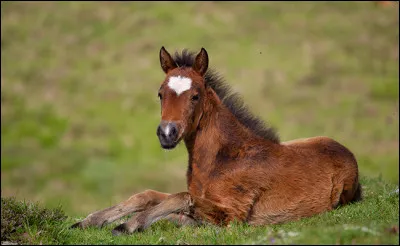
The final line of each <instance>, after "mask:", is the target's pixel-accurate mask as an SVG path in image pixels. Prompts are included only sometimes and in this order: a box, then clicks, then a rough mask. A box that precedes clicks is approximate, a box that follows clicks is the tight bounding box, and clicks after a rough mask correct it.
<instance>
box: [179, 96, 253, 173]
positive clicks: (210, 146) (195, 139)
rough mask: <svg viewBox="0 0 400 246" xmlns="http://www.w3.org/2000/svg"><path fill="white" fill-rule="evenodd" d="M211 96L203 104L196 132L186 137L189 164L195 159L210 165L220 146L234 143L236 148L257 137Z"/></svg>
mask: <svg viewBox="0 0 400 246" xmlns="http://www.w3.org/2000/svg"><path fill="white" fill-rule="evenodd" d="M214 96H215V97H214V98H211V100H207V103H206V104H205V105H204V110H203V115H202V118H201V120H200V122H199V125H198V127H197V129H196V131H195V132H194V133H192V134H191V135H190V136H187V137H186V138H185V144H186V148H187V150H188V154H189V165H191V164H192V162H195V163H196V164H197V165H201V166H202V168H205V166H207V165H212V162H213V160H214V159H215V157H216V155H217V153H218V152H219V151H220V150H221V149H224V148H227V147H228V148H232V147H235V146H237V147H238V148H239V147H240V146H241V145H242V143H243V142H244V141H246V140H248V139H249V138H258V137H257V136H255V135H254V134H253V133H252V132H251V131H250V130H249V129H248V128H246V127H245V126H243V125H242V124H241V123H240V122H239V120H238V119H237V118H236V117H235V116H234V115H233V114H232V112H231V111H230V110H229V109H228V108H227V107H226V106H225V105H224V104H222V102H221V101H220V100H219V98H216V95H215V94H214ZM189 168H190V166H189Z"/></svg>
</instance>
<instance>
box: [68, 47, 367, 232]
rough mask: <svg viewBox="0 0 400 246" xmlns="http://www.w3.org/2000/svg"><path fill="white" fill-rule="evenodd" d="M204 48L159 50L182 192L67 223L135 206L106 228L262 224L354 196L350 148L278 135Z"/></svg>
mask: <svg viewBox="0 0 400 246" xmlns="http://www.w3.org/2000/svg"><path fill="white" fill-rule="evenodd" d="M208 61H209V60H208V54H207V52H206V50H205V49H204V48H202V49H201V51H200V52H199V53H198V54H197V55H195V54H193V53H190V52H187V51H186V50H184V51H183V52H182V53H181V54H178V53H176V54H175V56H174V57H172V56H171V55H170V54H169V53H168V52H167V51H166V50H165V49H164V47H162V48H161V50H160V63H161V68H162V70H163V71H164V72H165V74H166V78H165V80H164V82H163V83H162V84H161V87H160V89H159V91H158V96H159V98H160V103H161V123H160V125H159V126H158V129H157V135H158V138H159V141H160V144H161V146H162V147H163V148H165V149H172V148H174V147H175V146H176V145H177V144H178V143H179V142H180V141H181V140H183V141H184V143H185V145H186V148H187V151H188V155H189V161H188V162H189V164H188V168H187V174H186V175H187V186H188V187H187V188H188V191H187V192H181V193H176V194H168V193H161V192H158V191H153V190H147V191H144V192H142V193H139V194H135V195H133V196H132V197H130V198H129V199H128V200H126V201H124V202H122V203H120V204H117V205H115V206H113V207H110V208H107V209H104V210H101V211H97V212H95V213H92V214H90V215H89V216H87V217H86V218H85V219H84V220H83V221H81V222H78V223H76V224H74V225H73V227H79V228H86V227H87V226H98V227H101V226H103V225H105V224H108V223H111V222H113V221H115V220H117V219H119V218H121V217H123V216H125V215H129V214H132V213H135V214H134V216H133V217H132V218H130V219H129V220H128V221H127V222H125V223H123V224H120V225H119V226H117V227H116V228H115V229H114V230H113V233H114V234H120V233H121V232H125V233H133V232H136V231H141V230H144V229H145V228H146V227H148V226H150V225H151V224H152V223H154V222H155V221H158V220H160V219H169V220H172V221H175V222H177V223H178V224H181V225H198V224H200V223H203V222H205V223H213V224H217V225H221V226H223V225H228V224H229V222H231V221H233V220H238V221H241V222H245V223H248V224H250V225H266V224H275V223H283V222H286V221H292V220H298V219H300V218H303V217H308V216H312V215H316V214H319V213H322V212H325V211H330V210H332V209H335V208H336V207H337V206H338V205H339V204H341V205H345V204H348V203H349V202H353V201H358V200H360V199H361V186H360V184H359V180H358V166H357V161H356V159H355V157H354V155H353V154H352V153H351V152H350V151H349V150H348V149H347V148H346V147H344V146H343V145H341V144H339V143H338V142H336V141H334V140H332V139H331V138H328V137H321V136H319V137H312V138H305V139H297V140H292V141H288V142H280V141H279V137H278V136H277V134H276V132H275V131H274V129H272V128H270V127H267V126H266V125H265V124H264V123H263V122H262V121H261V120H260V119H258V118H256V117H254V116H253V115H252V114H251V113H250V112H249V110H248V109H247V108H246V107H245V106H244V104H243V102H242V101H241V100H240V97H239V96H238V95H237V94H234V93H231V91H230V88H229V87H228V86H227V85H226V84H225V82H224V81H223V80H222V78H221V77H220V76H219V75H218V74H217V73H215V72H213V71H210V70H209V69H208Z"/></svg>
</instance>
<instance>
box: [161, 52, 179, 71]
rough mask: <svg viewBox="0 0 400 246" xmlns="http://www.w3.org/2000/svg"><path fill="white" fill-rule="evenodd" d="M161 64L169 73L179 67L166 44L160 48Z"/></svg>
mask: <svg viewBox="0 0 400 246" xmlns="http://www.w3.org/2000/svg"><path fill="white" fill-rule="evenodd" d="M160 64H161V68H162V70H163V71H164V73H168V72H169V71H170V70H172V69H174V68H176V67H178V66H177V65H176V63H175V61H174V59H172V57H171V55H170V54H169V53H168V51H166V50H165V48H164V46H163V47H161V50H160Z"/></svg>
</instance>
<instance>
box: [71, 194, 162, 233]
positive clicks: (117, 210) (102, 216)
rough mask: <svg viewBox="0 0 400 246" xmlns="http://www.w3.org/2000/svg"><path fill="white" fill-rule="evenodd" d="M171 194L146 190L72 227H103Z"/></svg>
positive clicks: (150, 205) (157, 202) (90, 215)
mask: <svg viewBox="0 0 400 246" xmlns="http://www.w3.org/2000/svg"><path fill="white" fill-rule="evenodd" d="M169 195H170V194H168V193H162V192H158V191H154V190H146V191H144V192H141V193H138V194H135V195H133V196H131V197H130V198H129V199H128V200H126V201H124V202H122V203H119V204H117V205H114V206H112V207H109V208H106V209H103V210H100V211H96V212H94V213H92V214H89V215H88V216H87V217H86V218H85V219H84V220H82V221H80V222H78V223H76V224H74V225H72V226H71V227H72V228H75V227H78V228H86V227H88V226H96V227H102V226H104V225H106V224H109V223H112V222H113V221H115V220H117V219H119V218H121V217H123V216H125V215H129V214H131V213H134V212H140V211H143V210H145V209H148V208H150V207H152V206H154V205H157V204H159V203H160V202H162V201H163V200H164V199H166V198H167V197H168V196H169Z"/></svg>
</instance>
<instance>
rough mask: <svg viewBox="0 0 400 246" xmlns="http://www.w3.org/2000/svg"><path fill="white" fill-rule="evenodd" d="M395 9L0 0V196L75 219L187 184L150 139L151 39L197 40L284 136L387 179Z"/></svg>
mask: <svg viewBox="0 0 400 246" xmlns="http://www.w3.org/2000/svg"><path fill="white" fill-rule="evenodd" d="M396 4H397V3H396ZM398 16H399V15H398V6H397V5H396V7H392V6H387V7H378V6H376V5H374V4H373V3H372V2H352V1H348V2H341V3H334V2H301V3H294V2H249V3H247V2H35V3H34V2H11V1H10V2H6V1H2V2H1V71H2V72H1V196H2V197H10V196H13V197H16V198H17V199H18V200H26V201H40V203H42V204H43V205H44V206H45V207H46V208H49V209H51V208H55V207H57V206H58V205H59V204H62V206H63V210H64V211H65V213H66V214H67V215H68V216H71V217H83V216H86V215H87V214H89V213H91V212H93V211H95V210H99V209H102V208H105V207H109V206H111V205H113V204H115V203H118V202H121V201H123V200H125V199H127V198H128V197H129V196H131V195H132V194H133V193H137V192H141V191H143V190H145V189H154V190H159V191H163V192H170V193H174V192H179V191H183V190H186V180H185V172H186V165H187V154H186V150H185V147H184V146H183V144H181V145H180V146H178V147H177V149H175V150H173V151H169V152H166V151H164V150H162V149H161V148H160V146H159V143H158V140H157V137H156V134H155V130H156V127H157V125H158V123H159V120H160V116H159V104H158V99H157V90H158V87H159V85H160V84H161V82H162V80H163V79H164V74H163V72H162V71H161V68H160V66H159V60H158V52H159V49H160V47H161V46H165V47H166V48H167V50H168V51H170V52H173V51H175V50H181V49H183V48H189V49H191V50H194V51H198V50H200V48H201V47H205V48H206V49H207V51H208V53H209V56H210V66H211V67H213V68H216V69H217V70H218V71H219V72H221V74H222V75H223V76H224V77H225V78H226V80H227V81H228V82H229V84H230V85H232V87H233V89H234V91H236V92H239V93H240V94H241V95H242V96H243V99H244V101H245V102H246V104H247V105H248V106H249V108H250V109H251V110H252V111H253V112H254V113H255V114H257V115H259V116H260V117H261V118H262V119H264V120H266V121H268V122H269V123H270V124H271V125H272V126H274V127H275V128H277V129H278V132H279V134H280V136H281V139H282V141H287V140H291V139H295V138H302V137H310V136H317V135H325V136H329V137H332V138H334V139H335V140H337V141H339V142H340V143H342V144H344V145H345V146H346V147H348V148H349V149H350V150H352V151H353V152H354V154H355V156H356V158H357V160H358V163H359V169H360V174H361V176H362V177H366V178H374V177H375V178H376V177H379V176H381V177H382V179H383V180H384V181H385V182H388V183H389V184H393V185H395V184H398V182H399V154H398V153H399V152H398V148H399V144H398V143H399V131H398V129H399V121H398V119H399V117H398V112H399V110H398V91H399V87H398V84H399V80H398V76H399V73H398V54H399V50H398V48H399V40H398V37H399V32H398V30H399V23H398ZM397 221H398V220H397ZM368 223H369V222H366V224H363V223H361V222H360V224H358V225H360V226H367V227H368V228H369V226H370V225H369V224H368ZM371 223H372V222H371ZM160 226H162V225H160ZM320 228H321V227H320ZM339 228H341V227H338V229H337V230H340V229H339ZM210 230H211V229H210ZM260 230H261V229H260ZM174 231H175V230H174ZM349 231H351V230H349ZM71 233H72V232H71ZM74 233H75V232H74ZM85 233H86V232H85ZM93 233H95V232H93ZM99 233H100V232H99ZM207 235H208V237H209V238H212V237H211V236H209V234H207ZM200 237H201V236H200ZM157 240H158V239H157ZM310 240H311V239H310Z"/></svg>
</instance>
